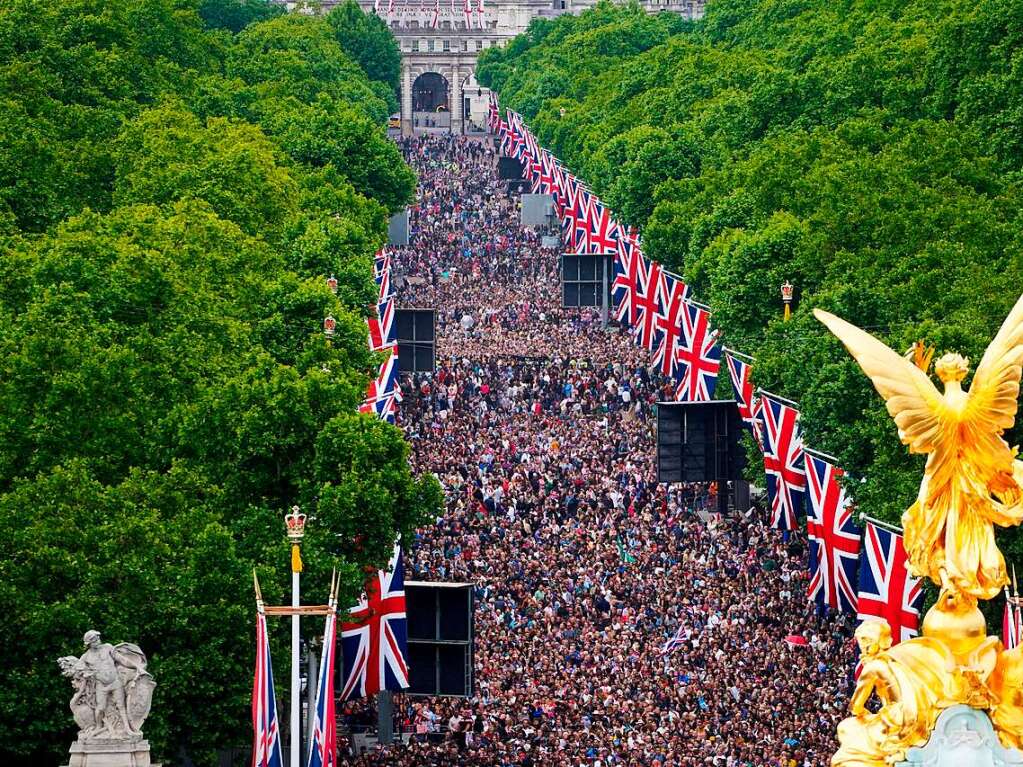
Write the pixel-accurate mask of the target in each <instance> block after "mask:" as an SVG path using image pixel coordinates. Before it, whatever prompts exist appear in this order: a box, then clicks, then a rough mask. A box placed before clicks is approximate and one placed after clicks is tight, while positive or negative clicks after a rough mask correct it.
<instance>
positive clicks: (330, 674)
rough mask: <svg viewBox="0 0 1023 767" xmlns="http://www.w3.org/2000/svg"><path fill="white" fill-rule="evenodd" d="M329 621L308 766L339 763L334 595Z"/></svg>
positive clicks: (324, 638)
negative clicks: (335, 700)
mask: <svg viewBox="0 0 1023 767" xmlns="http://www.w3.org/2000/svg"><path fill="white" fill-rule="evenodd" d="M329 606H330V612H329V613H327V625H326V626H325V627H324V629H323V650H322V652H321V653H320V680H319V682H318V683H317V685H316V708H315V710H314V711H313V730H312V741H311V742H310V744H309V759H308V761H307V762H306V765H307V767H336V766H337V715H336V713H335V710H334V707H335V704H334V662H335V658H336V657H337V609H336V607H337V604H336V602H335V598H334V596H331V601H330V605H329Z"/></svg>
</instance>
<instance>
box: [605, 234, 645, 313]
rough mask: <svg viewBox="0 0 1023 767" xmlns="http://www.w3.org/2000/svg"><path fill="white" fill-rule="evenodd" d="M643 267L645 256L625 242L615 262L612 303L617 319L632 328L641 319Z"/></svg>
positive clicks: (634, 246)
mask: <svg viewBox="0 0 1023 767" xmlns="http://www.w3.org/2000/svg"><path fill="white" fill-rule="evenodd" d="M642 265H643V254H642V253H641V252H640V250H639V248H638V247H637V246H636V245H634V244H632V243H631V242H628V241H623V242H622V245H621V247H620V248H619V249H618V254H617V255H616V257H615V260H614V280H613V281H612V283H611V302H612V304H613V305H614V307H615V318H616V319H617V320H618V321H619V322H625V323H627V324H628V325H629V327H630V328H631V327H632V326H633V325H635V324H636V320H637V319H638V318H639V310H638V299H639V272H640V269H642Z"/></svg>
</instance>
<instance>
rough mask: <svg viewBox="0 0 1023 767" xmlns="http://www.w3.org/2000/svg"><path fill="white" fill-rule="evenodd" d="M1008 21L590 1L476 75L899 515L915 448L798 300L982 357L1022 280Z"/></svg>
mask: <svg viewBox="0 0 1023 767" xmlns="http://www.w3.org/2000/svg"><path fill="white" fill-rule="evenodd" d="M1021 41H1023V2H1021V0H899V2H888V1H886V0H880V1H879V0H838V1H837V2H836V1H835V0H714V1H713V2H710V3H708V4H707V12H706V16H705V18H704V19H702V20H700V21H698V22H688V21H683V20H681V19H679V18H678V17H676V16H674V15H673V14H669V13H661V14H658V15H654V16H651V15H647V14H646V13H644V12H643V11H642V10H641V9H640V8H639V7H638V6H636V5H635V4H633V5H626V6H615V5H611V4H608V3H601V4H600V5H598V6H597V7H596V8H595V9H594V10H592V11H587V12H585V13H582V14H580V15H579V16H578V17H574V16H568V15H566V16H561V17H559V18H557V19H553V20H547V19H544V20H540V19H538V20H535V21H534V22H533V23H532V24H531V25H530V27H529V29H528V30H527V32H526V33H525V34H523V35H521V36H520V37H519V38H517V39H515V40H513V41H512V42H511V43H510V44H509V45H508V46H507V47H506V48H491V49H489V50H487V51H485V52H483V54H481V56H480V63H479V68H478V77H479V79H480V81H481V82H482V83H484V84H485V85H487V86H489V87H491V88H494V89H495V90H496V91H497V92H498V93H499V94H500V97H501V101H502V104H503V105H505V106H510V107H512V108H514V109H516V110H518V111H520V112H522V113H523V115H524V116H525V118H526V120H527V122H528V123H529V124H530V126H531V127H532V129H533V130H534V131H535V132H536V134H537V136H538V138H539V139H540V140H541V141H542V142H543V143H544V144H545V145H546V146H547V147H548V148H549V149H551V151H553V152H554V153H555V154H557V155H558V156H559V157H560V158H561V159H562V160H563V161H565V163H566V164H567V165H568V167H570V168H571V169H573V171H575V172H576V173H578V174H579V175H580V176H581V177H582V178H584V179H586V180H587V181H588V182H589V183H590V184H591V185H592V186H593V188H594V190H595V191H596V192H597V193H598V194H600V195H601V197H602V198H603V199H604V200H605V201H607V202H608V203H609V204H610V205H611V207H612V208H613V209H614V211H615V212H616V214H617V215H618V216H620V217H621V218H623V219H624V220H625V221H627V222H628V223H630V224H634V225H636V226H638V227H640V229H641V231H642V234H643V238H644V245H645V251H646V252H647V254H648V255H650V256H651V257H653V258H655V259H657V260H659V261H661V262H662V263H664V264H665V265H667V266H668V267H671V268H672V269H675V270H677V271H681V272H682V273H683V274H684V275H685V277H686V279H687V281H688V282H689V283H690V284H691V286H692V288H693V289H694V291H695V295H696V296H697V297H698V298H700V299H701V300H704V301H707V302H708V303H709V304H710V305H711V307H712V308H713V310H714V323H715V325H716V326H717V327H719V328H720V329H721V330H722V331H723V333H724V337H725V339H726V342H727V343H728V344H729V345H730V346H733V347H734V348H737V349H739V350H741V351H744V352H746V353H748V354H752V355H754V356H755V357H756V359H757V364H756V366H755V369H754V377H755V379H756V383H757V384H759V385H761V386H763V387H764V388H766V389H770V390H772V391H777V392H778V393H780V394H784V395H785V396H788V397H790V398H792V399H795V400H798V401H799V403H800V405H801V411H802V413H803V421H802V423H803V426H804V428H805V430H806V441H807V443H808V444H809V445H811V446H813V447H816V448H818V449H821V450H825V451H827V452H829V453H832V454H834V455H836V456H838V457H839V459H840V462H841V464H842V465H843V466H844V468H845V469H846V470H847V471H848V472H849V473H850V474H851V475H852V476H853V477H855V478H856V480H855V481H852V482H851V483H850V487H851V490H852V493H853V495H854V497H855V499H856V502H857V504H858V505H859V508H860V509H861V510H862V511H863V512H865V513H867V514H869V515H871V516H875V517H880V518H882V519H887V520H890V521H898V519H899V516H900V515H901V512H902V511H903V510H904V509H905V508H906V507H907V506H908V505H909V504H910V503H911V502H912V500H913V498H914V497H915V494H916V491H917V486H918V483H919V481H920V474H921V469H922V460H921V459H920V458H919V457H910V456H909V455H907V453H906V451H905V449H904V448H903V447H902V446H901V445H900V444H899V442H898V439H897V437H896V432H895V428H894V426H893V425H892V423H891V421H890V419H889V417H888V415H887V414H886V413H885V411H884V407H883V404H882V402H881V400H880V399H879V398H878V397H877V395H876V394H875V393H874V391H873V390H872V388H871V387H870V385H869V382H868V381H867V379H866V378H865V377H864V376H863V375H862V373H861V372H860V371H859V370H858V368H857V367H856V366H855V363H853V362H852V360H851V359H850V358H849V356H848V355H847V354H846V352H845V351H844V350H842V349H841V347H840V346H839V345H838V343H837V342H836V341H835V340H834V339H832V338H831V337H830V336H829V335H828V333H827V332H826V331H825V329H824V328H823V327H822V326H821V325H819V324H818V323H817V322H816V320H814V319H813V317H812V315H811V312H810V310H811V308H813V307H815V306H820V307H823V308H826V309H828V310H830V311H834V312H836V313H838V314H839V315H841V316H843V317H845V318H846V319H848V320H850V321H852V322H855V323H857V324H858V325H860V326H861V327H866V328H868V329H871V330H872V331H873V332H875V333H878V334H879V335H880V336H881V337H882V338H883V339H884V340H885V341H886V342H888V343H889V344H890V345H891V346H893V347H894V348H895V349H898V350H900V351H901V350H903V349H906V348H907V347H909V346H910V344H911V343H912V342H913V341H915V340H916V339H918V338H923V339H924V340H926V341H927V342H928V343H930V344H934V345H936V346H937V348H938V350H939V353H941V352H942V351H944V350H952V349H957V350H959V351H961V352H962V353H964V354H967V355H968V356H969V357H970V358H971V359H973V360H975V361H977V360H979V359H980V356H981V354H982V353H983V350H984V348H985V347H986V344H987V343H988V342H989V341H990V340H991V338H992V337H993V336H994V333H995V332H996V330H997V328H998V326H999V325H1000V323H1001V321H1002V320H1003V319H1004V317H1005V315H1006V314H1007V313H1008V310H1009V308H1010V307H1011V306H1012V304H1013V303H1014V302H1015V300H1016V298H1017V297H1018V296H1019V294H1020V291H1021V287H1020V286H1021V285H1023V217H1021V216H1023V213H1021V211H1023V205H1021V203H1023V199H1021V189H1020V178H1021V171H1023V133H1021V132H1020V125H1021V124H1023V121H1021V117H1023V115H1021V111H1020V110H1021V108H1023V78H1021V77H1020V67H1021V62H1023V54H1021V53H1020V51H1021V50H1023V47H1021V45H1020V43H1021ZM785 280H790V281H791V282H793V283H794V284H795V285H796V289H797V292H796V303H795V312H794V317H793V320H792V321H791V322H788V323H784V322H782V321H781V301H780V293H779V287H780V285H781V283H782V282H783V281H785ZM722 378H724V376H722ZM725 391H727V387H726V388H725ZM1021 433H1023V431H1021V430H1020V429H1016V430H1015V431H1014V433H1013V434H1011V435H1009V436H1008V439H1009V441H1010V444H1015V443H1016V442H1018V441H1019V435H1020V434H1021ZM861 480H862V481H861ZM1000 540H1001V542H1002V545H1003V549H1008V555H1009V556H1010V558H1011V557H1013V556H1017V557H1018V556H1019V555H1021V554H1023V538H1021V536H1020V534H1019V532H1018V531H1006V532H1003V533H1002V534H1001V537H1000Z"/></svg>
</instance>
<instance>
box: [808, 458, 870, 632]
mask: <svg viewBox="0 0 1023 767" xmlns="http://www.w3.org/2000/svg"><path fill="white" fill-rule="evenodd" d="M805 456H806V489H807V495H808V496H809V499H810V509H809V514H807V517H806V528H807V533H808V536H809V538H810V584H809V587H808V588H807V593H808V595H809V597H810V599H811V600H813V601H815V602H817V604H820V605H827V606H828V607H833V608H835V609H837V610H841V611H842V612H847V613H854V614H855V613H856V603H857V594H856V591H857V589H856V585H855V584H856V567H857V565H858V564H859V560H860V535H861V530H860V528H859V526H858V525H857V524H856V523H855V522H853V519H852V512H853V506H852V503H851V502H850V500H849V497H848V496H847V495H846V492H845V488H843V487H842V485H841V483H840V482H839V481H838V480H839V478H840V477H841V476H842V470H841V469H840V468H838V467H837V466H835V465H834V464H832V463H831V462H829V461H828V460H826V459H825V458H823V457H821V456H819V455H816V454H815V453H812V452H810V451H806V452H805Z"/></svg>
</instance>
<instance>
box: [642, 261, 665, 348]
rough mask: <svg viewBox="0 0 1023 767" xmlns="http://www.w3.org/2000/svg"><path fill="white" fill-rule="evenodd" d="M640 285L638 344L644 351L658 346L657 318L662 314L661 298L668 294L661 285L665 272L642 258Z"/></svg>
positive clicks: (657, 264)
mask: <svg viewBox="0 0 1023 767" xmlns="http://www.w3.org/2000/svg"><path fill="white" fill-rule="evenodd" d="M639 258H640V266H639V273H638V278H639V279H638V285H637V290H636V305H635V309H636V315H637V316H636V324H635V329H636V343H638V344H639V345H640V346H642V347H643V348H644V349H653V348H654V346H656V345H657V341H658V338H659V331H658V328H657V318H658V316H660V315H661V314H662V308H661V300H660V299H661V296H663V295H664V294H665V293H666V290H665V288H664V286H663V285H662V284H661V283H662V281H663V280H664V270H663V269H662V268H661V265H660V264H659V263H657V262H656V261H651V260H650V259H649V258H647V257H646V256H640V257H639Z"/></svg>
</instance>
